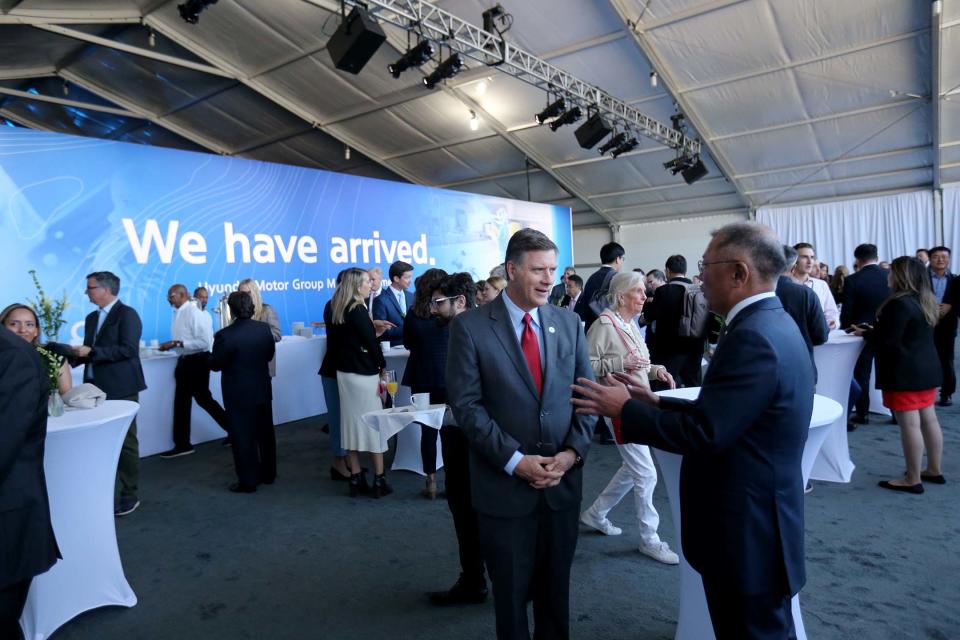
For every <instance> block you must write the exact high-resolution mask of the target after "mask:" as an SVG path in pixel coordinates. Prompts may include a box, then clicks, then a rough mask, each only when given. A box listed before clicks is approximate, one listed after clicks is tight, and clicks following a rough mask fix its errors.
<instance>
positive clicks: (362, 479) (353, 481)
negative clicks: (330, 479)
mask: <svg viewBox="0 0 960 640" xmlns="http://www.w3.org/2000/svg"><path fill="white" fill-rule="evenodd" d="M361 493H370V485H369V484H367V474H366V473H364V472H363V471H361V472H360V473H353V474H350V497H351V498H356V497H357V496H358V495H359V494H361Z"/></svg>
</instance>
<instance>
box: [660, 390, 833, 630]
mask: <svg viewBox="0 0 960 640" xmlns="http://www.w3.org/2000/svg"><path fill="white" fill-rule="evenodd" d="M659 393H660V395H664V396H670V397H674V398H686V399H688V400H693V399H695V398H696V397H697V396H698V395H700V387H687V388H685V389H671V390H669V391H661V392H659ZM842 415H843V407H841V406H840V404H839V403H838V402H835V401H834V400H831V399H830V398H826V397H824V396H821V395H815V396H814V397H813V415H812V416H811V418H810V433H809V434H808V435H807V443H806V445H805V446H804V448H803V459H802V461H801V463H800V466H801V473H802V475H803V482H804V484H806V482H807V480H808V479H809V473H810V468H811V467H812V466H813V460H814V459H815V458H816V456H817V451H818V450H819V448H820V446H822V445H823V441H824V439H825V438H826V436H827V434H828V433H829V430H830V425H832V424H833V423H834V421H835V420H836V419H837V416H842ZM650 450H651V451H653V454H654V456H656V458H657V462H658V463H659V464H660V471H661V473H662V479H663V483H664V487H665V488H666V490H667V497H668V498H669V500H670V512H671V514H672V515H673V523H674V528H675V530H676V540H677V543H678V544H677V545H676V550H677V554H678V555H679V556H680V607H679V609H680V610H679V613H678V615H677V632H676V635H675V636H674V638H675V640H715V637H716V636H714V633H713V625H712V624H711V623H710V611H709V609H708V608H707V598H706V596H705V595H704V593H703V581H702V580H701V578H700V574H699V573H697V572H696V571H694V570H693V568H692V567H691V566H690V565H689V564H688V563H687V559H686V557H685V556H684V555H683V549H682V547H683V545H682V544H680V541H681V540H682V539H683V537H682V535H681V531H682V527H681V522H680V464H681V463H682V461H683V456H681V455H677V454H676V453H670V452H668V451H663V450H661V449H657V448H655V447H650ZM793 623H794V627H795V628H796V632H797V640H806V637H807V635H806V631H805V630H804V627H803V617H802V615H801V612H800V598H799V596H794V598H793Z"/></svg>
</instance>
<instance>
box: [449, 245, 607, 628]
mask: <svg viewBox="0 0 960 640" xmlns="http://www.w3.org/2000/svg"><path fill="white" fill-rule="evenodd" d="M506 268H507V274H508V277H509V284H508V285H507V288H506V289H505V290H504V293H503V295H500V296H499V297H498V298H497V299H496V300H494V301H493V302H491V303H489V304H487V305H485V306H483V307H480V308H478V309H475V310H472V311H468V312H466V313H462V314H460V315H459V316H457V317H456V318H455V319H454V320H453V322H452V323H451V325H450V351H449V354H448V357H447V395H448V401H449V403H450V406H451V408H452V409H453V414H454V417H455V418H456V420H457V424H458V425H459V426H460V428H461V429H463V432H464V434H465V435H466V437H467V440H468V441H469V446H470V482H471V490H472V494H473V506H474V508H475V509H476V510H477V513H478V520H479V527H480V545H481V548H482V549H483V554H484V558H485V560H486V565H487V571H488V572H489V574H490V579H491V581H492V583H493V595H494V603H495V609H496V614H497V638H499V639H500V640H507V639H528V638H529V637H530V636H529V629H528V626H527V602H528V601H529V600H530V599H532V600H533V617H534V627H535V630H534V637H536V638H552V639H556V640H564V639H565V638H568V637H569V635H570V634H569V593H570V566H571V564H572V563H573V553H574V549H575V548H576V544H577V530H578V525H577V522H578V516H579V508H580V500H581V493H582V485H583V471H582V462H583V458H584V457H586V453H587V449H588V447H589V445H590V437H591V435H592V430H593V425H594V419H593V418H590V417H587V416H577V415H574V412H573V407H572V405H571V404H570V384H571V383H573V381H574V380H575V379H576V378H578V377H583V378H592V375H593V374H592V370H591V368H590V358H589V354H588V352H587V344H586V338H585V337H584V333H583V330H582V329H581V328H580V322H579V319H578V318H577V317H576V316H574V315H573V314H570V313H567V312H565V311H563V310H561V309H557V308H556V307H553V306H550V305H548V304H547V299H548V297H549V295H550V288H551V286H552V284H553V279H554V274H555V273H556V269H557V247H556V245H555V244H554V243H553V242H552V241H551V240H550V239H549V238H547V237H546V236H545V235H544V234H542V233H540V232H539V231H535V230H533V229H523V230H521V231H518V232H517V233H515V234H514V235H513V237H511V238H510V242H509V244H508V245H507V255H506Z"/></svg>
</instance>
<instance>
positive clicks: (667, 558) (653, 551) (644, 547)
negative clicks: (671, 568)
mask: <svg viewBox="0 0 960 640" xmlns="http://www.w3.org/2000/svg"><path fill="white" fill-rule="evenodd" d="M639 549H640V553H642V554H644V555H647V556H650V557H651V558H653V559H654V560H656V561H657V562H662V563H663V564H680V556H678V555H677V554H676V553H674V552H673V551H671V550H670V545H668V544H667V543H666V542H658V543H656V544H644V543H643V542H641V543H640V547H639Z"/></svg>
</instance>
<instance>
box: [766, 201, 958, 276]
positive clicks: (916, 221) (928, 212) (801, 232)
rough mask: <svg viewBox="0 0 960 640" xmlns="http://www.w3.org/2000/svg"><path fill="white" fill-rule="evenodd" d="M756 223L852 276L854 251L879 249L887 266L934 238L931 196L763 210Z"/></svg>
mask: <svg viewBox="0 0 960 640" xmlns="http://www.w3.org/2000/svg"><path fill="white" fill-rule="evenodd" d="M955 197H956V196H955ZM956 210H957V208H956V205H954V211H956ZM757 221H758V222H762V223H763V224H766V225H769V226H770V227H773V229H774V231H776V232H777V235H779V236H780V239H781V240H782V241H783V243H784V244H790V245H793V244H796V243H798V242H809V243H810V244H812V245H813V246H814V247H815V248H816V251H817V257H819V259H820V261H821V262H826V263H827V264H828V265H829V266H830V272H831V273H833V270H834V269H835V268H836V266H837V265H838V264H845V265H847V267H848V268H850V269H851V271H852V269H853V250H854V249H855V248H856V246H857V245H858V244H862V243H865V242H869V243H871V244H875V245H877V250H878V252H879V254H880V260H881V261H884V260H887V261H889V260H893V259H894V258H896V257H899V256H903V255H910V256H912V255H914V253H916V251H917V249H919V248H920V247H924V248H927V247H930V246H932V244H933V242H934V240H935V238H936V228H935V223H934V209H933V193H932V192H930V191H912V192H910V193H898V194H895V195H891V196H880V197H875V198H863V199H858V200H842V201H839V202H826V203H819V204H808V205H795V206H788V207H762V208H760V209H758V210H757ZM948 237H949V236H948ZM957 246H958V247H960V245H957Z"/></svg>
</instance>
